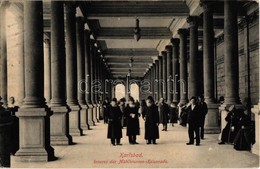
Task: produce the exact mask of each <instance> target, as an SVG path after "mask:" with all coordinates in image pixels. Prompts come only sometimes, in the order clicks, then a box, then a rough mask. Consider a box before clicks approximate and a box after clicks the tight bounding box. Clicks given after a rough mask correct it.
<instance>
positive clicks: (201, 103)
mask: <svg viewBox="0 0 260 169" xmlns="http://www.w3.org/2000/svg"><path fill="white" fill-rule="evenodd" d="M198 105H199V108H200V115H201V117H200V120H201V122H200V138H201V139H202V140H203V139H204V125H205V119H206V115H207V113H208V106H207V103H205V102H204V98H203V97H199V103H198Z"/></svg>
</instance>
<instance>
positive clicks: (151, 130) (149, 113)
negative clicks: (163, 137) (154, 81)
mask: <svg viewBox="0 0 260 169" xmlns="http://www.w3.org/2000/svg"><path fill="white" fill-rule="evenodd" d="M142 116H143V119H144V120H145V139H146V140H147V144H151V141H153V144H156V139H158V138H159V128H158V125H159V112H158V107H157V106H156V105H155V104H154V100H153V98H152V97H151V96H149V97H148V98H147V99H146V106H145V107H144V110H143V112H142Z"/></svg>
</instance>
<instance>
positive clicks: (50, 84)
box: [0, 1, 111, 161]
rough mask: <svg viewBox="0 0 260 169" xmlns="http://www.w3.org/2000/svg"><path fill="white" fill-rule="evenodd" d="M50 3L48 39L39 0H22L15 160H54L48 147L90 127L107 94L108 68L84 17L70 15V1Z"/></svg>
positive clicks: (4, 67)
mask: <svg viewBox="0 0 260 169" xmlns="http://www.w3.org/2000/svg"><path fill="white" fill-rule="evenodd" d="M50 7H51V10H50V12H51V13H50V14H51V32H50V36H49V37H48V36H45V35H44V32H43V2H42V1H27V2H24V16H23V25H24V28H23V30H24V34H23V38H24V39H23V40H22V42H23V45H22V46H23V49H24V52H23V50H21V56H23V57H24V65H22V67H24V71H21V72H19V73H20V74H21V75H23V76H22V77H24V79H22V80H21V81H20V82H19V83H21V85H23V86H25V88H24V90H22V89H21V90H22V91H21V92H22V93H24V97H23V98H22V99H23V102H22V104H21V105H20V108H19V110H18V112H17V113H16V115H17V116H18V117H19V127H20V133H19V136H20V149H19V150H18V152H17V153H16V155H15V157H16V158H15V159H16V160H17V161H48V160H52V159H54V149H53V148H52V147H51V145H69V144H72V142H73V140H72V136H74V135H77V136H81V135H82V134H83V129H90V126H93V125H95V123H96V122H98V121H99V116H100V115H99V114H100V102H99V100H103V99H104V98H105V97H107V96H109V94H111V92H108V93H105V92H106V91H105V83H106V80H105V79H108V78H109V74H108V71H107V69H106V67H105V64H104V62H103V60H102V58H101V57H100V54H99V52H98V49H97V46H96V44H95V41H94V40H93V39H91V38H90V31H89V30H86V29H85V20H84V18H83V17H76V7H77V6H76V3H74V2H62V1H54V2H51V5H50ZM64 8H65V16H64ZM0 11H1V96H2V97H3V102H4V106H5V107H7V50H6V31H5V22H4V19H5V14H4V12H5V8H3V7H1V10H0ZM64 18H66V19H64ZM65 42H66V43H65ZM93 86H94V87H93Z"/></svg>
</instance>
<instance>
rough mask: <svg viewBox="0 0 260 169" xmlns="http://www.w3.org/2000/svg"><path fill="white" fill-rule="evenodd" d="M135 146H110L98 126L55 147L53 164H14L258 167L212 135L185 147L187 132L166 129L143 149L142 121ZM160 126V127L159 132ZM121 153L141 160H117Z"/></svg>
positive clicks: (39, 165)
mask: <svg viewBox="0 0 260 169" xmlns="http://www.w3.org/2000/svg"><path fill="white" fill-rule="evenodd" d="M140 123H141V135H140V136H139V137H138V138H137V141H138V142H139V144H138V145H129V144H128V139H127V137H126V136H125V133H126V129H123V134H124V137H123V139H122V144H123V145H122V146H111V145H110V142H109V140H108V139H107V138H106V132H107V125H106V124H103V123H102V122H101V123H98V124H97V126H93V127H92V129H93V130H86V131H84V134H85V135H84V136H81V137H74V138H73V141H74V142H75V145H70V146H55V147H54V148H55V155H56V156H57V157H58V159H57V160H56V161H52V162H48V163H15V162H14V157H12V164H11V167H15V168H20V167H21V168H30V167H34V168H42V167H43V168H92V167H93V168H111V167H114V168H157V167H159V168H166V167H167V168H197V167H200V168H205V167H206V168H220V167H221V168H222V167H225V168H230V167H231V168H240V167H242V168H250V167H259V156H257V155H254V154H252V153H250V152H247V151H236V150H235V149H233V147H232V146H231V145H218V144H217V143H218V141H217V137H218V135H216V134H211V135H206V136H205V140H203V141H202V143H201V146H195V145H190V146H187V145H186V142H187V140H188V136H187V128H185V127H181V126H179V125H175V127H172V126H169V130H168V131H167V132H162V131H161V132H160V139H159V140H158V144H157V145H146V142H145V140H144V139H143V138H144V129H143V121H142V120H140ZM161 127H162V126H160V129H161ZM122 153H125V154H129V153H132V154H134V153H135V154H138V155H141V157H125V158H123V157H120V156H121V154H122Z"/></svg>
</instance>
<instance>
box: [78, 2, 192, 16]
mask: <svg viewBox="0 0 260 169" xmlns="http://www.w3.org/2000/svg"><path fill="white" fill-rule="evenodd" d="M80 8H81V10H82V11H83V14H84V15H85V16H86V17H88V18H89V19H93V18H95V19H97V18H104V17H106V18H107V17H133V18H136V17H147V16H148V17H171V18H172V17H173V16H179V17H186V16H188V15H189V8H188V6H187V5H186V4H185V3H184V2H183V0H175V1H109V2H105V1H101V2H99V1H92V2H81V3H80Z"/></svg>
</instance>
